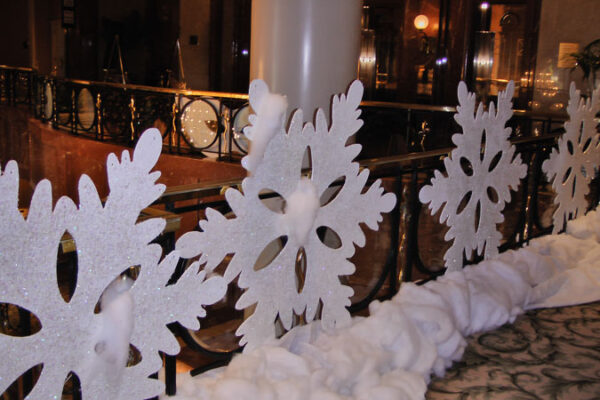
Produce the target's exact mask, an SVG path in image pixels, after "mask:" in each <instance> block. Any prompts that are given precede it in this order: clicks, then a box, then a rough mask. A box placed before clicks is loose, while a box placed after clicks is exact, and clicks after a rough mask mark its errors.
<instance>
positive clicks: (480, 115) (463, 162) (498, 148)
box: [419, 81, 527, 271]
mask: <svg viewBox="0 0 600 400" xmlns="http://www.w3.org/2000/svg"><path fill="white" fill-rule="evenodd" d="M513 92H514V84H513V82H512V81H511V82H509V84H508V86H507V87H506V91H505V92H500V93H499V95H498V110H497V111H496V110H495V106H494V103H493V102H492V103H490V105H489V111H486V112H484V111H483V105H482V104H479V107H478V108H477V113H476V114H475V116H474V111H475V94H473V93H469V92H468V90H467V85H465V83H464V82H460V84H459V85H458V102H459V104H460V105H459V106H458V107H457V110H458V112H457V114H456V115H455V116H454V119H455V120H456V122H458V124H459V125H461V126H462V128H463V133H462V134H461V133H457V134H454V135H453V136H452V141H453V142H454V143H455V144H456V148H455V149H454V150H452V153H451V154H450V155H449V156H448V157H446V158H445V159H444V166H445V167H446V174H447V176H443V175H442V173H441V172H440V171H438V170H436V171H435V173H434V177H433V179H432V180H431V185H426V186H424V187H423V188H422V189H421V191H420V193H419V199H420V200H421V202H422V203H424V204H425V203H429V208H430V210H431V213H432V214H435V213H436V212H437V211H438V209H439V208H440V207H443V209H442V212H441V215H440V222H442V223H444V222H445V223H446V224H447V225H448V226H449V227H450V229H449V230H448V232H447V233H446V236H445V240H452V239H454V241H453V242H452V246H451V247H450V248H449V249H448V251H447V252H446V254H444V260H445V264H446V267H447V268H448V271H452V270H458V269H460V268H461V267H462V264H463V254H466V255H467V256H470V255H471V253H472V251H473V250H477V254H480V255H481V254H482V252H483V253H484V254H483V255H484V257H485V258H490V257H493V256H495V255H497V254H498V247H499V245H500V240H501V239H502V235H501V234H500V232H498V229H497V227H496V225H497V224H499V223H501V222H502V221H504V216H503V215H502V210H503V208H504V205H505V203H507V202H509V201H510V189H513V190H516V189H517V187H518V185H519V181H520V180H521V179H522V178H523V177H524V176H525V174H526V173H527V166H526V165H525V164H523V163H522V162H521V157H520V156H519V155H517V156H516V157H514V159H513V155H514V153H515V147H514V146H513V145H511V144H510V142H509V140H508V137H509V136H510V133H511V129H510V128H506V127H505V126H506V122H507V121H508V120H509V119H510V117H511V116H512V114H513V112H512V102H511V99H512V96H513ZM444 203H445V206H444ZM465 203H466V206H465ZM477 218H479V221H478V223H477ZM476 224H477V225H476ZM484 249H485V251H484Z"/></svg>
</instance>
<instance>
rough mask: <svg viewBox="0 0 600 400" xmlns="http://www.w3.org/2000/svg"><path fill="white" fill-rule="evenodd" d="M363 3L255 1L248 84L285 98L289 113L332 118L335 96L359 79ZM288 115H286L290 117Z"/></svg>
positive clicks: (307, 117)
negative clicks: (254, 83) (263, 86)
mask: <svg viewBox="0 0 600 400" xmlns="http://www.w3.org/2000/svg"><path fill="white" fill-rule="evenodd" d="M361 3H362V2H361V0H253V1H252V25H251V26H252V28H251V29H252V34H251V44H250V49H251V58H250V79H251V80H252V79H256V78H260V79H263V80H264V81H265V82H267V84H268V85H269V88H270V89H271V91H272V92H274V93H281V94H285V95H287V98H288V104H289V107H288V110H289V111H291V110H294V109H296V108H299V107H300V108H302V109H303V110H304V120H305V121H312V119H313V116H314V112H315V110H316V108H317V107H320V108H323V109H324V110H325V111H326V115H327V116H328V118H329V106H330V102H331V95H332V94H334V93H342V92H345V91H346V89H347V88H348V85H349V84H350V82H352V81H353V80H354V79H356V78H357V67H358V56H359V52H360V17H361V9H362V8H361ZM289 111H288V112H289Z"/></svg>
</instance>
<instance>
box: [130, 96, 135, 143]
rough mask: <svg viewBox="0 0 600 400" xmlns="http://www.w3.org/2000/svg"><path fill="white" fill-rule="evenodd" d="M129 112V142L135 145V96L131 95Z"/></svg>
mask: <svg viewBox="0 0 600 400" xmlns="http://www.w3.org/2000/svg"><path fill="white" fill-rule="evenodd" d="M129 111H130V122H129V130H130V134H131V136H130V142H131V143H132V144H133V143H135V139H136V137H135V96H134V95H133V94H131V97H130V98H129Z"/></svg>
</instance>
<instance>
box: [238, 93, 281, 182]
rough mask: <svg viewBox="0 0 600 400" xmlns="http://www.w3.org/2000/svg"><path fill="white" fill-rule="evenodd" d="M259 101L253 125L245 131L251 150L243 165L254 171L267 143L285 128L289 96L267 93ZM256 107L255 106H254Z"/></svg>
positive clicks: (252, 118)
mask: <svg viewBox="0 0 600 400" xmlns="http://www.w3.org/2000/svg"><path fill="white" fill-rule="evenodd" d="M257 102H258V107H257V108H258V109H255V110H254V112H255V115H254V116H251V119H250V121H251V122H252V126H249V127H246V128H245V129H244V133H245V135H246V137H247V138H248V139H249V140H250V151H249V153H248V155H247V156H245V157H244V158H243V159H242V166H243V167H244V168H246V170H247V171H248V172H249V173H253V172H254V171H255V170H256V168H257V167H258V165H259V164H260V163H261V161H262V159H263V156H264V153H265V150H266V148H267V145H268V144H269V142H270V141H271V139H272V138H273V136H275V134H276V133H277V132H278V131H280V130H281V129H282V128H283V124H284V122H285V112H286V110H287V98H286V97H285V96H281V95H278V94H272V93H268V92H267V93H265V94H264V95H263V96H262V97H261V98H260V100H257ZM253 107H254V106H253Z"/></svg>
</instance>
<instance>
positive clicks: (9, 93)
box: [0, 66, 566, 160]
mask: <svg viewBox="0 0 600 400" xmlns="http://www.w3.org/2000/svg"><path fill="white" fill-rule="evenodd" d="M0 103H2V104H10V105H16V104H23V105H27V106H29V108H30V109H31V110H32V111H33V112H34V114H35V116H36V118H39V119H40V120H42V121H45V122H49V123H51V124H52V126H53V127H54V128H58V129H63V130H67V131H69V132H71V133H72V134H75V135H82V136H86V137H90V138H93V139H96V140H101V141H109V142H114V143H118V144H122V145H125V146H133V145H134V144H135V143H136V141H137V138H138V136H139V135H140V134H141V133H142V132H143V131H144V130H146V129H148V128H150V127H156V128H158V129H159V130H160V131H161V133H162V135H163V145H164V146H163V147H164V151H165V152H168V153H174V154H182V155H190V156H199V157H203V156H213V157H216V158H218V159H224V160H236V159H239V158H240V157H241V156H243V155H244V154H245V153H246V152H247V149H248V143H247V140H246V139H245V136H244V134H243V128H244V127H245V126H246V125H247V117H248V113H249V106H248V96H247V95H246V94H237V93H221V92H207V91H198V90H183V89H170V88H158V87H150V86H141V85H130V84H119V83H111V82H92V81H83V80H75V79H63V78H57V77H52V76H47V75H41V74H38V73H37V72H36V71H35V70H33V69H30V68H14V67H8V66H0ZM361 109H362V118H363V120H364V121H365V124H364V126H363V127H362V128H361V130H360V131H359V133H358V134H357V141H358V142H359V143H361V144H362V145H363V152H362V154H361V158H368V157H376V156H381V155H397V154H405V153H409V152H415V151H424V150H434V149H442V148H445V147H449V146H451V145H452V143H451V141H450V136H451V133H454V132H457V131H458V129H459V128H458V126H457V125H456V123H455V121H454V119H453V115H454V113H455V112H456V108H455V107H449V106H431V105H423V104H409V103H390V102H377V101H364V102H362V103H361ZM514 114H515V115H514V117H513V118H512V120H511V122H510V126H511V128H513V132H514V133H513V135H514V136H515V137H520V136H539V135H542V134H547V133H551V132H554V131H556V130H557V129H560V128H561V124H562V121H564V119H565V118H566V114H560V113H558V114H557V113H533V112H529V111H524V110H515V113H514Z"/></svg>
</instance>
